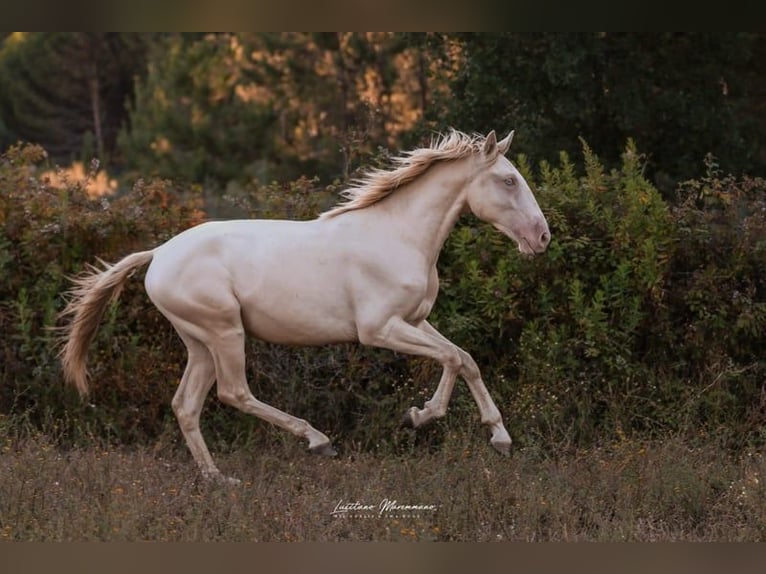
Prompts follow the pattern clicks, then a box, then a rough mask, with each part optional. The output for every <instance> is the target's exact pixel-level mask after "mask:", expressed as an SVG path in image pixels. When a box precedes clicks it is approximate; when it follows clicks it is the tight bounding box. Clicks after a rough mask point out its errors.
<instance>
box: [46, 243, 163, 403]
mask: <svg viewBox="0 0 766 574" xmlns="http://www.w3.org/2000/svg"><path fill="white" fill-rule="evenodd" d="M153 257H154V251H139V252H137V253H133V254H131V255H128V256H127V257H125V258H124V259H122V260H121V261H119V262H118V263H115V264H114V265H109V264H108V263H106V262H104V261H101V260H99V262H100V263H101V264H102V265H103V269H99V268H98V267H96V266H93V265H88V270H87V271H86V272H85V273H83V274H82V275H81V276H79V277H75V278H74V279H73V280H72V281H73V283H74V287H73V288H72V289H71V290H70V291H69V293H68V299H69V301H68V303H67V306H66V308H65V309H64V310H63V311H62V312H61V315H60V317H71V318H72V319H71V321H70V322H69V324H68V325H67V326H65V327H64V328H63V329H62V332H63V333H62V345H63V346H62V348H61V351H60V353H59V356H60V357H61V364H62V367H63V369H64V379H65V380H66V382H67V383H70V384H72V385H74V386H75V388H76V389H77V390H78V391H79V393H80V396H82V397H85V396H87V395H88V369H87V367H86V364H85V363H86V359H87V356H88V347H90V344H91V342H92V341H93V338H94V337H95V336H96V330H97V329H98V324H99V323H100V322H101V317H103V315H104V311H105V310H106V307H107V305H109V303H111V302H112V301H115V300H116V299H117V297H119V295H120V292H121V291H122V288H123V286H124V284H125V282H126V281H127V280H128V278H129V277H130V276H131V275H132V274H133V273H134V272H135V270H136V269H137V268H139V267H141V266H143V265H146V264H148V263H149V262H150V261H151V260H152V258H153Z"/></svg>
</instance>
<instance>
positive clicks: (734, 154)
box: [429, 33, 766, 192]
mask: <svg viewBox="0 0 766 574" xmlns="http://www.w3.org/2000/svg"><path fill="white" fill-rule="evenodd" d="M456 39H457V40H458V43H459V47H460V50H459V51H458V52H457V56H456V58H457V60H458V62H457V65H456V68H457V72H456V73H455V74H454V76H453V78H452V79H451V80H450V87H451V91H450V99H449V100H448V101H442V102H441V103H440V104H439V105H437V106H434V107H432V108H431V109H430V112H429V118H430V119H431V121H432V122H433V121H434V120H435V119H436V118H444V117H445V116H446V117H447V118H449V120H450V121H451V122H452V123H454V124H457V126H458V127H460V128H462V129H464V130H477V131H482V132H486V131H488V130H489V129H501V130H502V129H510V128H512V127H516V128H518V132H517V139H516V140H514V144H515V145H517V147H516V149H517V150H519V151H524V152H526V153H528V154H529V155H530V156H531V157H532V158H535V159H547V160H550V161H552V160H554V159H555V157H556V155H557V154H558V152H559V151H560V150H566V151H568V152H570V153H576V152H577V148H578V146H579V142H578V137H583V138H584V139H585V140H586V141H588V142H589V143H590V144H591V145H592V147H593V148H594V149H596V150H598V151H599V153H601V154H602V155H603V157H604V158H605V159H607V160H610V161H612V162H616V160H617V159H618V158H617V153H618V150H620V149H621V148H622V146H623V145H624V143H625V141H627V139H628V138H629V137H632V138H634V139H635V141H636V143H637V145H638V147H639V149H642V150H647V152H648V153H649V154H650V155H649V163H648V169H649V172H650V175H651V176H652V177H653V178H654V179H655V181H656V182H657V183H658V184H659V185H661V187H662V188H663V189H664V191H666V192H667V191H668V190H669V189H670V188H672V187H673V184H674V182H677V181H679V180H683V179H686V178H688V177H691V176H693V175H694V174H697V173H699V171H700V170H701V168H702V162H703V158H704V157H705V154H706V153H708V152H712V153H713V154H714V155H715V156H716V157H718V158H719V160H720V163H721V166H722V168H724V169H726V170H731V171H754V172H761V173H763V172H764V170H765V169H766V162H764V158H763V157H762V156H761V157H759V152H760V149H759V146H760V143H759V137H758V130H757V121H756V118H755V117H754V116H753V114H752V111H753V109H754V106H753V98H754V97H757V95H755V94H752V93H751V88H752V87H753V86H754V83H753V79H754V78H759V77H760V76H762V74H757V73H754V70H757V69H759V68H760V69H762V65H761V64H760V63H759V61H758V59H757V58H756V55H757V53H758V50H759V49H761V50H762V46H763V44H764V36H763V35H759V34H702V33H683V34H677V33H666V34H624V33H621V34H613V33H578V34H556V33H536V34H518V33H503V34H463V35H458V36H457V37H456ZM759 46H760V48H759ZM761 97H762V96H761ZM761 114H763V112H762V111H761Z"/></svg>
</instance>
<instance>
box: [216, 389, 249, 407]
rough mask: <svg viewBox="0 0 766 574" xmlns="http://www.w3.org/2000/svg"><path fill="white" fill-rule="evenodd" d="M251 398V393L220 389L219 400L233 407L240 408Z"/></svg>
mask: <svg viewBox="0 0 766 574" xmlns="http://www.w3.org/2000/svg"><path fill="white" fill-rule="evenodd" d="M250 397H251V395H250V393H249V392H245V391H241V390H233V389H226V388H221V387H220V386H219V387H218V400H219V401H221V402H222V403H223V404H225V405H229V406H231V407H240V406H242V404H243V403H245V402H246V401H247V400H248V399H249V398H250Z"/></svg>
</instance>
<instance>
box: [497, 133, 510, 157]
mask: <svg viewBox="0 0 766 574" xmlns="http://www.w3.org/2000/svg"><path fill="white" fill-rule="evenodd" d="M513 133H514V131H513V130H511V133H509V134H508V135H507V136H505V139H504V140H502V141H500V142H498V143H497V149H498V151H499V152H500V155H505V154H507V153H508V150H509V149H511V142H512V141H513Z"/></svg>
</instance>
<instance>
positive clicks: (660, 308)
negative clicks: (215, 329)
mask: <svg viewBox="0 0 766 574" xmlns="http://www.w3.org/2000/svg"><path fill="white" fill-rule="evenodd" d="M44 162H45V152H44V151H43V150H42V149H41V148H39V147H36V146H24V145H19V146H15V147H13V148H11V149H9V150H8V151H7V152H6V153H5V154H3V156H2V159H1V160H0V226H1V228H2V231H1V232H0V296H1V300H2V303H1V304H0V329H2V332H3V333H4V334H5V335H6V336H5V337H4V338H3V341H2V343H0V365H1V366H2V370H1V371H0V413H3V414H6V415H8V414H10V415H11V416H12V418H13V420H15V421H22V422H23V424H25V425H32V426H33V427H36V428H42V429H43V430H45V431H51V432H53V433H55V434H56V436H58V437H59V438H60V439H61V440H64V441H69V442H71V441H77V440H79V439H80V438H82V437H87V436H95V437H99V438H103V437H106V439H107V440H115V441H120V442H130V441H146V440H157V438H158V437H160V438H161V439H163V440H164V439H167V440H171V441H179V439H180V433H179V431H178V430H177V427H176V425H175V422H174V420H173V417H172V414H171V410H170V400H171V397H172V395H173V393H174V391H175V387H176V385H177V383H178V380H179V378H180V375H181V373H182V371H183V368H184V364H185V360H186V357H185V352H184V348H183V345H182V344H181V342H180V341H179V339H178V337H177V335H176V334H175V333H174V331H173V329H172V328H171V326H170V325H169V324H168V322H167V321H166V320H165V319H164V318H163V317H162V316H161V315H160V314H159V312H157V311H156V309H154V307H153V306H152V305H151V303H150V302H149V300H148V298H147V297H146V294H145V292H144V289H143V285H142V283H141V281H140V277H137V278H134V279H133V280H132V281H130V282H129V283H128V284H127V287H126V289H125V291H124V292H123V294H122V295H121V297H120V299H119V301H118V303H117V304H115V305H114V306H113V307H111V308H110V309H109V311H108V312H107V314H106V316H105V317H104V320H103V322H102V325H101V328H100V330H99V332H98V336H97V338H96V341H95V342H94V345H93V348H92V349H91V354H90V358H89V364H90V365H91V370H92V373H93V377H92V388H93V395H92V405H90V404H83V403H81V402H80V401H79V399H78V397H76V394H75V393H74V391H72V390H70V389H65V388H64V387H63V383H62V380H61V373H60V369H59V365H58V359H57V356H56V355H57V346H56V337H55V334H54V333H53V331H52V330H51V327H53V326H55V324H56V316H57V313H58V312H59V311H60V309H61V308H62V307H63V297H62V294H63V293H64V291H65V290H66V289H67V288H68V285H69V284H68V281H67V280H66V277H67V276H69V275H73V274H76V273H79V272H80V271H82V270H83V268H84V266H85V265H86V264H87V263H93V262H95V261H96V258H98V257H100V258H102V259H104V260H106V261H116V260H118V259H119V258H121V257H123V256H124V255H126V254H128V253H130V252H133V251H136V250H139V249H146V248H150V247H153V246H155V245H157V244H159V243H161V242H163V241H165V240H166V239H168V238H170V237H172V236H173V235H175V234H177V233H178V232H180V231H182V230H183V229H185V228H187V227H189V226H191V225H194V224H196V223H198V222H200V221H201V220H202V219H203V218H204V213H203V212H202V211H201V210H200V207H201V205H200V200H199V198H198V197H197V196H196V195H194V194H190V193H188V192H183V191H181V190H178V189H176V188H175V187H174V186H173V184H172V183H171V182H168V181H163V180H158V181H150V182H138V183H136V185H134V186H133V187H132V189H130V190H129V191H125V192H123V193H121V194H119V195H117V196H115V197H113V198H99V199H89V198H87V196H86V194H85V193H84V190H83V189H81V186H80V185H78V184H76V183H72V184H71V185H68V186H67V187H66V188H65V189H62V190H58V189H54V188H52V187H51V186H50V185H49V184H48V183H47V182H46V181H44V180H41V178H40V177H39V176H38V175H37V171H36V167H35V166H36V165H39V164H41V163H44ZM518 165H519V167H520V169H521V170H522V171H523V172H524V174H525V176H526V177H527V180H528V181H529V182H530V184H531V185H532V186H533V188H534V190H535V193H536V195H537V197H538V200H539V203H540V205H541V206H542V208H543V211H544V212H545V213H546V215H547V217H548V220H549V223H550V226H551V230H552V235H553V241H552V243H551V245H550V247H549V249H548V252H547V253H546V254H544V255H542V256H538V257H536V258H534V259H528V258H524V257H521V256H520V255H519V254H518V253H517V252H516V246H515V245H513V244H512V243H511V242H510V241H509V240H508V239H507V238H506V237H504V236H503V235H501V234H499V233H497V232H496V231H494V230H493V229H491V228H490V227H489V226H488V225H486V224H483V223H479V222H477V221H476V220H475V219H473V218H470V217H467V218H465V219H464V220H462V221H461V223H460V224H459V225H458V227H457V228H456V230H455V231H454V232H453V234H452V235H451V236H450V238H449V240H448V241H447V244H446V245H445V249H444V251H443V252H442V256H441V258H440V261H439V269H440V274H441V283H442V293H441V296H440V298H439V299H438V301H437V305H436V308H435V310H434V314H433V317H432V320H433V322H434V324H435V325H436V326H437V327H438V328H439V329H440V330H441V331H442V332H443V333H444V334H445V335H446V336H447V337H449V338H451V339H452V340H453V341H455V342H456V343H457V344H459V345H461V346H462V347H464V348H465V349H466V350H468V351H469V352H470V353H471V354H472V355H473V356H474V358H475V359H476V361H477V363H478V364H479V366H480V368H481V369H482V371H483V373H484V378H485V380H486V382H487V386H488V388H489V390H490V393H491V394H492V396H493V397H494V398H495V399H496V402H497V403H498V406H499V407H500V410H501V411H502V413H503V414H504V416H505V419H506V421H507V424H508V427H509V430H510V431H511V434H512V435H513V436H514V438H515V439H517V441H518V442H520V443H522V444H523V443H532V442H534V443H540V444H544V445H549V446H548V448H554V449H556V448H560V447H562V446H567V445H569V444H578V445H583V444H585V445H587V444H591V443H598V442H610V441H612V440H615V439H621V438H622V437H623V436H625V435H631V434H635V435H641V436H647V437H653V436H666V435H667V434H668V433H670V434H678V433H687V434H693V435H699V436H703V437H704V436H713V437H716V439H717V440H720V441H721V442H723V443H725V444H727V445H734V446H738V445H739V446H741V445H742V444H746V443H754V442H762V441H763V439H764V438H766V436H764V434H763V431H762V430H761V429H762V428H763V423H764V422H766V390H764V386H763V384H764V383H763V381H764V375H766V364H765V362H764V358H763V351H762V349H763V348H765V346H764V343H765V341H764V323H765V322H766V302H765V301H766V284H765V281H766V279H764V274H763V270H764V269H766V254H765V253H764V246H766V221H764V218H765V217H766V208H765V205H766V201H765V199H766V184H765V183H764V181H763V180H759V179H752V178H748V177H742V178H734V177H730V176H723V175H721V174H720V173H717V172H716V171H715V166H714V164H713V163H712V162H709V163H708V173H707V174H706V175H705V176H704V177H702V178H700V179H699V180H694V181H689V182H686V183H685V184H683V185H682V186H681V187H680V188H679V191H678V196H679V197H681V201H680V203H678V204H677V205H673V206H671V205H668V204H667V203H666V202H665V201H664V200H663V199H662V198H661V197H660V195H659V193H658V192H657V191H656V189H655V188H654V187H652V186H651V185H650V184H649V183H648V182H647V181H646V179H645V178H644V175H643V161H642V157H641V156H640V155H639V153H638V152H637V151H636V149H635V146H633V144H632V143H628V145H627V147H626V149H625V152H624V154H623V156H622V164H621V167H620V168H619V169H617V170H613V171H610V172H608V173H607V172H606V170H605V169H604V168H603V166H602V164H601V162H600V161H599V159H598V158H597V157H596V155H595V154H594V153H593V152H592V150H590V149H589V148H588V146H587V145H583V162H582V168H580V167H579V165H576V164H575V163H574V162H573V161H572V160H570V158H569V157H567V156H566V155H565V154H562V155H561V157H560V161H559V164H558V165H556V166H552V165H548V164H542V165H541V166H540V168H539V170H537V171H536V172H533V170H532V169H531V168H530V166H529V165H528V164H527V161H526V160H525V158H523V157H522V158H519V161H518ZM334 191H335V190H334V188H319V187H318V186H317V182H316V180H311V179H308V178H300V179H298V180H296V181H294V182H290V183H285V184H279V185H278V184H273V185H270V186H265V187H263V186H255V187H253V186H250V187H245V188H241V189H240V190H239V193H237V194H236V196H237V199H236V204H237V205H236V208H237V210H238V211H239V212H240V213H243V214H244V215H246V216H252V217H287V218H290V219H307V218H312V217H314V216H316V214H317V213H318V212H320V211H322V210H323V209H325V208H327V207H328V206H329V205H330V204H331V203H332V202H333V201H334V200H335V195H334ZM247 354H248V359H249V362H248V375H249V382H250V384H251V386H252V388H253V391H254V393H255V394H256V395H257V396H258V397H259V398H260V399H262V400H264V401H266V402H268V403H270V404H273V405H274V406H276V407H278V408H281V409H284V410H286V411H288V412H291V413H293V414H295V415H297V416H300V417H303V418H306V419H308V420H310V421H311V422H312V424H314V425H315V426H316V427H317V428H320V429H322V430H324V431H325V432H328V433H329V434H330V435H331V436H332V437H333V438H334V439H335V440H336V441H337V442H339V443H341V444H343V443H346V444H347V445H348V444H350V445H354V446H355V447H358V448H361V449H367V448H371V449H375V450H390V451H394V452H401V451H402V449H409V448H411V447H413V446H415V445H417V446H418V447H419V448H422V447H424V446H425V447H429V446H438V445H440V444H442V441H443V440H444V438H445V436H446V432H445V431H446V430H447V429H455V428H461V427H464V426H466V425H468V426H470V428H471V429H472V430H473V429H474V428H475V427H476V426H478V424H477V423H478V412H477V409H476V408H475V405H474V404H473V400H472V399H471V397H470V394H469V393H468V392H467V391H466V390H465V388H464V385H462V384H459V385H458V386H457V387H456V390H455V396H454V399H453V401H452V404H451V409H450V414H449V416H448V417H447V418H446V419H444V421H442V422H439V423H437V424H435V425H433V426H432V427H430V428H427V429H421V430H418V432H417V433H412V432H406V431H402V430H399V428H398V425H399V420H400V417H401V414H402V413H403V412H404V410H405V409H406V408H407V407H409V406H411V405H422V403H423V402H424V401H425V400H426V399H427V398H428V397H429V396H430V395H431V393H433V391H434V389H435V387H436V383H437V381H438V376H439V372H440V368H439V366H438V365H436V364H434V363H432V362H430V361H427V360H424V359H418V358H410V357H405V356H402V355H398V354H395V353H391V352H388V351H381V350H376V349H368V348H362V347H359V346H358V345H339V346H328V347H323V348H309V349H301V348H289V347H282V346H276V345H267V344H263V343H258V342H255V341H253V342H250V343H248V349H247ZM202 420H203V428H204V432H205V433H206V435H207V436H208V438H209V439H210V442H211V445H212V446H214V447H215V448H217V449H221V448H223V447H224V446H228V445H233V446H235V447H238V446H242V445H244V444H248V443H250V442H251V441H259V442H263V441H264V440H265V441H270V440H278V441H281V440H291V439H290V438H286V435H285V434H284V433H283V432H281V431H277V430H270V429H269V427H268V426H266V425H264V424H263V423H262V422H261V421H257V420H255V419H254V418H253V417H248V416H246V415H243V414H241V413H238V412H237V411H235V410H234V409H231V408H228V407H225V406H222V405H220V404H219V403H218V401H216V400H215V397H214V393H211V397H210V399H209V402H208V405H207V408H206V411H205V413H203V418H202Z"/></svg>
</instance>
